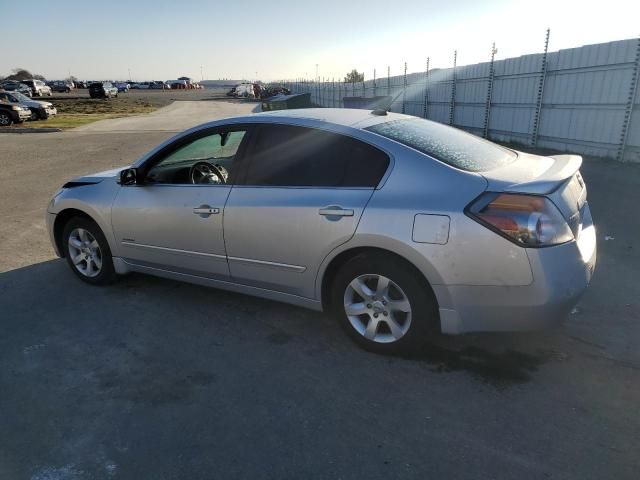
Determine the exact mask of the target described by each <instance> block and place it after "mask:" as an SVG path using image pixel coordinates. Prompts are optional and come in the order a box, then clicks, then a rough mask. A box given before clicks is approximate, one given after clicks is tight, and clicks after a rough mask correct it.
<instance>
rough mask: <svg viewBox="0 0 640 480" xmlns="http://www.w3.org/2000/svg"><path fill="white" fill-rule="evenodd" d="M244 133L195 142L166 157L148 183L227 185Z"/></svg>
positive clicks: (210, 136)
mask: <svg viewBox="0 0 640 480" xmlns="http://www.w3.org/2000/svg"><path fill="white" fill-rule="evenodd" d="M245 135H246V131H245V130H237V131H226V132H219V133H213V134H209V135H206V136H204V137H200V138H198V139H196V140H192V141H190V142H188V143H186V144H184V145H182V146H180V147H178V148H176V149H175V150H173V151H172V152H171V153H169V154H167V155H166V156H165V157H163V158H162V159H161V160H160V161H159V162H158V163H156V164H155V165H154V166H153V167H152V168H151V169H150V170H149V171H148V173H147V175H146V178H145V181H146V182H148V183H168V184H214V185H215V184H225V183H228V181H229V176H230V175H231V174H232V172H233V169H234V165H235V163H236V162H235V157H236V154H237V153H238V149H239V147H240V144H241V143H242V140H243V139H244V137H245Z"/></svg>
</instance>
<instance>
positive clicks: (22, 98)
mask: <svg viewBox="0 0 640 480" xmlns="http://www.w3.org/2000/svg"><path fill="white" fill-rule="evenodd" d="M11 96H12V97H13V98H15V99H16V100H17V101H19V102H31V101H32V100H31V99H30V98H29V97H27V96H26V95H23V94H22V93H20V92H13V93H12V94H11Z"/></svg>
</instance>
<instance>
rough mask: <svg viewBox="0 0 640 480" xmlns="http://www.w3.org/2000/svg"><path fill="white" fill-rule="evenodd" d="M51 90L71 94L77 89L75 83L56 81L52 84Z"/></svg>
mask: <svg viewBox="0 0 640 480" xmlns="http://www.w3.org/2000/svg"><path fill="white" fill-rule="evenodd" d="M50 88H51V90H52V91H54V92H64V93H69V92H70V91H71V90H73V89H74V88H75V87H74V85H73V83H69V82H66V81H64V80H56V81H55V82H51V85H50Z"/></svg>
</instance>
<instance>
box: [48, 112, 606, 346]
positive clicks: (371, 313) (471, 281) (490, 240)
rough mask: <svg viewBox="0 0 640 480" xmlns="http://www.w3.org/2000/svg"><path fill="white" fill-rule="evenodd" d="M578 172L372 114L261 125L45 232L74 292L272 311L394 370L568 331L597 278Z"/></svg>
mask: <svg viewBox="0 0 640 480" xmlns="http://www.w3.org/2000/svg"><path fill="white" fill-rule="evenodd" d="M581 163H582V159H581V158H580V157H578V156H573V155H557V156H550V157H543V156H535V155H530V154H526V153H522V152H517V151H514V150H510V149H506V148H503V147H501V146H498V145H496V144H493V143H491V142H488V141H485V140H482V139H480V138H478V137H476V136H473V135H471V134H468V133H465V132H462V131H460V130H457V129H454V128H450V127H447V126H444V125H441V124H438V123H434V122H430V121H426V120H422V119H418V118H415V117H409V116H405V115H398V114H393V113H387V112H384V111H366V110H341V109H309V110H295V111H286V112H269V113H263V114H257V115H250V116H244V117H237V118H229V119H225V120H220V121H215V122H211V123H207V124H204V125H201V126H198V127H195V128H193V129H190V130H188V131H186V132H183V133H181V134H178V135H177V136H175V137H173V138H171V139H169V140H168V141H166V142H165V143H163V144H161V145H160V146H158V147H157V148H155V149H154V150H152V151H151V152H149V153H148V154H146V155H144V156H143V157H142V158H140V159H139V160H138V161H137V162H135V163H134V164H133V165H132V166H129V167H127V168H122V169H117V170H113V171H108V172H102V173H98V174H95V175H90V176H85V177H81V178H76V179H74V180H71V181H70V182H68V183H67V184H65V185H64V186H63V187H62V189H61V190H60V191H58V192H57V193H56V194H55V195H54V197H53V198H52V199H51V202H50V203H49V205H48V209H47V212H48V213H47V221H48V227H49V233H50V235H51V241H52V243H53V245H54V247H55V249H56V251H57V253H58V255H60V256H61V257H65V258H66V259H67V261H68V263H69V266H70V267H71V270H72V271H73V272H74V273H75V274H76V275H77V276H78V277H79V278H80V279H82V280H84V281H85V282H88V283H91V284H107V283H109V282H111V281H113V280H114V279H115V278H116V277H117V275H122V274H126V273H129V272H133V271H135V272H143V273H148V274H152V275H158V276H161V277H167V278H172V279H177V280H184V281H188V282H193V283H198V284H202V285H210V286H213V287H216V288H221V289H226V290H232V291H236V292H242V293H246V294H250V295H256V296H260V297H265V298H270V299H275V300H280V301H283V302H289V303H292V304H295V305H300V306H304V307H308V308H312V309H316V310H325V311H329V312H331V313H332V315H333V316H334V317H335V318H336V319H337V320H338V321H339V322H340V324H341V325H342V326H343V327H344V328H345V330H346V332H348V334H349V335H350V336H351V337H352V338H353V339H354V340H355V341H356V342H358V343H359V344H360V345H362V346H364V347H365V348H368V349H370V350H374V351H379V352H399V351H402V352H407V351H411V350H415V349H418V348H420V347H421V346H423V345H424V343H425V342H426V341H428V340H429V338H430V337H432V336H433V335H435V334H438V333H445V334H459V333H464V332H472V331H514V330H527V329H532V328H538V327H541V326H544V325H548V324H551V323H555V322H558V321H561V320H562V319H563V318H564V317H565V316H566V315H567V313H568V312H569V311H570V310H571V309H572V308H573V306H574V305H575V304H576V302H577V301H578V299H579V297H580V295H581V294H582V293H583V292H584V290H585V289H586V287H587V285H588V283H589V281H590V279H591V276H592V274H593V270H594V267H595V262H596V240H595V239H596V235H595V229H594V226H593V222H592V219H591V214H590V210H589V205H588V203H587V193H586V188H585V185H584V181H583V179H582V177H581V175H580V172H579V169H580V166H581Z"/></svg>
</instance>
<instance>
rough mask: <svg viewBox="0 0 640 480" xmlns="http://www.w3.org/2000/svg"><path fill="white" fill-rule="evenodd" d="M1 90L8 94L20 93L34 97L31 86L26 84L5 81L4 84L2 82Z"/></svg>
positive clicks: (0, 84)
mask: <svg viewBox="0 0 640 480" xmlns="http://www.w3.org/2000/svg"><path fill="white" fill-rule="evenodd" d="M0 88H2V89H3V90H6V91H8V92H20V93H22V94H23V95H26V96H27V97H31V96H32V95H33V92H32V91H31V87H29V85H25V84H24V83H22V82H17V81H15V80H5V81H4V82H0Z"/></svg>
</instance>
